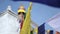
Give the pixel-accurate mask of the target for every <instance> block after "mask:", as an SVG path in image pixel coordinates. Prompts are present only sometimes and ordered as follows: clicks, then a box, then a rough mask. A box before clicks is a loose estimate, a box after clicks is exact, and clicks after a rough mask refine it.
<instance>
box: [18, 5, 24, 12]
mask: <svg viewBox="0 0 60 34" xmlns="http://www.w3.org/2000/svg"><path fill="white" fill-rule="evenodd" d="M20 12H24V13H25V8H24V6H23V5H21V6H20V7H19V8H18V13H20Z"/></svg>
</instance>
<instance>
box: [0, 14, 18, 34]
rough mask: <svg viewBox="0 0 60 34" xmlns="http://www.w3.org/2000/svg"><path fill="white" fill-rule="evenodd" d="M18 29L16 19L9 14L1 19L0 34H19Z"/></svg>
mask: <svg viewBox="0 0 60 34" xmlns="http://www.w3.org/2000/svg"><path fill="white" fill-rule="evenodd" d="M18 28H19V23H18V22H17V18H16V17H14V16H12V15H10V14H8V13H7V14H5V15H3V16H2V17H0V34H18V33H19V32H18Z"/></svg>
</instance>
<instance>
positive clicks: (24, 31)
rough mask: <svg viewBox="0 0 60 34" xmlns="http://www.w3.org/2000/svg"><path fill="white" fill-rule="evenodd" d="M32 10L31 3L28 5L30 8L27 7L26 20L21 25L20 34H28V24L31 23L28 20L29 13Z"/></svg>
mask: <svg viewBox="0 0 60 34" xmlns="http://www.w3.org/2000/svg"><path fill="white" fill-rule="evenodd" d="M31 8H32V3H30V6H29V7H28V12H27V14H26V18H25V21H24V23H23V26H22V29H21V32H20V34H30V30H31V29H30V23H31V19H30V11H31Z"/></svg>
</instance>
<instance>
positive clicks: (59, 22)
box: [46, 13, 60, 32]
mask: <svg viewBox="0 0 60 34" xmlns="http://www.w3.org/2000/svg"><path fill="white" fill-rule="evenodd" d="M46 23H47V24H49V25H50V26H51V27H52V28H54V29H55V30H56V31H58V32H60V13H59V14H57V15H55V16H53V17H52V18H50V19H49V20H48V21H47V22H46Z"/></svg>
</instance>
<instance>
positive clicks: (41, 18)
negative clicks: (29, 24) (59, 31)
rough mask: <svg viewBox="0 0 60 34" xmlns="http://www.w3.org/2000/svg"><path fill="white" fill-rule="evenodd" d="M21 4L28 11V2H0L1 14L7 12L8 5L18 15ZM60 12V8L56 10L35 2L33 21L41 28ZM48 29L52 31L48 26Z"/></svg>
mask: <svg viewBox="0 0 60 34" xmlns="http://www.w3.org/2000/svg"><path fill="white" fill-rule="evenodd" d="M21 4H23V5H24V7H25V8H26V11H27V8H28V6H29V2H26V1H18V2H13V1H10V0H0V12H2V11H4V10H6V9H7V6H8V5H11V7H12V10H13V11H14V12H16V13H17V10H18V7H19V6H20V5H21ZM59 12H60V8H55V7H51V6H47V5H44V4H40V3H34V2H33V6H32V11H31V19H32V20H33V21H34V22H35V23H36V24H38V26H40V25H41V24H43V23H45V21H46V20H48V19H49V18H51V17H52V16H54V15H55V14H58V13H59ZM46 29H52V28H51V27H49V25H47V24H46Z"/></svg>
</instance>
